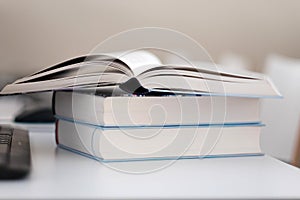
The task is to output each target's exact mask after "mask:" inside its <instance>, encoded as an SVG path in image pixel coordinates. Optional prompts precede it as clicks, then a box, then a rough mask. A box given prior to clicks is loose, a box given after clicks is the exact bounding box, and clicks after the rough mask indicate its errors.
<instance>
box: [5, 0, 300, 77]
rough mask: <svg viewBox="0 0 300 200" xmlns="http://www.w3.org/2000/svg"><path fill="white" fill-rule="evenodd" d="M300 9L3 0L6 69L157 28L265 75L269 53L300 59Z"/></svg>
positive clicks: (281, 0) (289, 0)
mask: <svg viewBox="0 0 300 200" xmlns="http://www.w3.org/2000/svg"><path fill="white" fill-rule="evenodd" d="M299 8H300V1H297V0H269V1H263V0H248V1H245V0H204V1H202V0H185V1H183V0H180V1H173V0H151V1H145V0H99V1H96V0H60V1H58V0H57V1H55V0H54V1H53V0H25V1H20V0H0V25H1V27H0V44H1V45H0V60H1V64H0V70H1V73H11V74H16V73H17V74H27V73H30V72H33V71H35V70H37V69H40V68H41V67H44V66H48V65H51V64H53V63H56V62H59V61H61V60H64V59H66V58H69V57H73V56H76V55H81V54H85V53H88V52H89V51H91V50H92V49H93V48H94V47H95V46H96V45H97V44H98V43H100V42H101V41H103V40H104V39H106V38H107V37H109V36H111V35H113V34H116V33H119V32H120V31H124V30H127V29H130V28H137V27H145V26H159V27H165V28H171V29H175V30H178V31H180V32H183V33H185V34H187V35H189V36H191V37H192V38H194V39H195V40H197V41H198V42H199V43H200V44H202V45H203V46H204V47H205V48H206V49H207V50H208V52H209V53H210V54H211V56H212V57H213V59H214V60H215V61H216V62H218V61H219V62H222V61H224V60H225V61H226V59H227V58H228V56H229V57H230V56H231V55H233V54H237V55H239V56H242V59H243V61H244V64H245V65H247V66H248V67H250V68H251V69H254V70H258V71H260V70H261V66H262V65H263V62H264V58H265V56H266V55H267V54H269V53H281V54H284V55H287V56H292V57H300V40H299V35H300V12H299ZM230 58H231V57H230Z"/></svg>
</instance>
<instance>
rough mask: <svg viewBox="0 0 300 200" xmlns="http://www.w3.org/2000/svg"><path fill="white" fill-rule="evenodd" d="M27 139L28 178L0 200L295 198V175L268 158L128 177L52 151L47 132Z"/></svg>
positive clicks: (7, 184) (298, 193) (10, 185)
mask: <svg viewBox="0 0 300 200" xmlns="http://www.w3.org/2000/svg"><path fill="white" fill-rule="evenodd" d="M30 139H31V150H32V161H33V163H32V165H33V169H32V172H31V174H30V176H29V177H28V178H27V179H25V180H21V181H0V198H5V199H8V198H29V199H32V198H48V199H49V198H275V197H276V198H293V197H297V198H300V170H299V169H297V168H295V167H292V166H290V165H288V164H285V163H283V162H281V161H278V160H276V159H274V158H271V157H269V156H260V157H244V158H215V159H202V160H180V161H176V162H175V163H173V164H172V165H171V166H168V167H166V168H163V169H161V170H157V171H155V172H152V173H143V174H132V173H124V172H120V171H117V170H114V169H111V168H109V167H107V166H106V165H105V164H101V163H99V162H98V161H95V160H92V159H89V158H86V157H83V156H81V155H77V154H75V153H72V152H69V151H66V150H63V149H59V148H57V147H56V144H55V140H54V133H53V132H48V133H46V132H39V133H38V132H35V133H34V132H31V133H30ZM159 162H161V161H145V162H131V163H118V166H119V167H123V168H124V167H138V169H139V170H141V169H143V168H146V167H149V166H154V165H158V164H159ZM130 169H132V168H130Z"/></svg>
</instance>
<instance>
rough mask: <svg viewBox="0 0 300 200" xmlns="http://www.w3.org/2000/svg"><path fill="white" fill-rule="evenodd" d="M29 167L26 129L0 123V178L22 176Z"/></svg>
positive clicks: (29, 159)
mask: <svg viewBox="0 0 300 200" xmlns="http://www.w3.org/2000/svg"><path fill="white" fill-rule="evenodd" d="M30 168H31V156H30V143H29V135H28V131H25V130H21V129H16V128H13V127H10V126H3V125H0V179H19V178H23V177H25V176H26V175H27V174H28V173H29V172H30Z"/></svg>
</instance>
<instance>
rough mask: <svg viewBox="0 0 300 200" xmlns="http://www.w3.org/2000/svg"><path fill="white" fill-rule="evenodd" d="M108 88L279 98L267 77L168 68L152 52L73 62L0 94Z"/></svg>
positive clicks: (220, 70)
mask: <svg viewBox="0 0 300 200" xmlns="http://www.w3.org/2000/svg"><path fill="white" fill-rule="evenodd" d="M107 87H109V88H111V89H121V90H122V91H125V92H127V93H130V94H141V95H147V94H151V93H152V94H153V93H155V94H156V93H159V94H165V93H167V94H196V95H229V96H249V97H265V96H269V97H270V96H274V97H276V96H279V95H280V94H279V93H278V91H277V90H276V88H275V87H274V86H273V84H272V82H271V81H270V80H269V79H268V78H267V77H265V76H264V75H262V74H258V73H252V72H246V71H245V72H238V73H237V72H233V71H228V70H225V69H224V68H222V67H217V66H216V65H212V64H208V63H200V64H198V65H192V64H191V65H164V64H163V63H161V61H160V60H159V58H158V57H157V56H155V55H154V54H152V53H150V52H148V51H133V52H129V53H108V54H101V55H89V56H82V57H77V58H73V59H71V60H67V61H65V62H62V63H59V64H56V65H54V66H51V67H48V68H46V69H43V70H41V71H38V72H36V73H34V74H31V75H29V76H26V77H24V78H21V79H19V80H17V81H15V82H14V83H12V84H9V85H7V86H6V87H4V89H3V90H2V91H1V93H0V94H2V95H5V94H18V93H29V92H42V91H51V90H66V89H70V90H74V89H101V88H107Z"/></svg>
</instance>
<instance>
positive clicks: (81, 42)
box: [0, 0, 300, 162]
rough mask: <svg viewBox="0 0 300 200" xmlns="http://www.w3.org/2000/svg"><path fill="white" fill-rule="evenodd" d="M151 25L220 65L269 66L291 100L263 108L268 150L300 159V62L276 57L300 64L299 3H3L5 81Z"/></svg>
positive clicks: (0, 26) (1, 65) (0, 27)
mask: <svg viewBox="0 0 300 200" xmlns="http://www.w3.org/2000/svg"><path fill="white" fill-rule="evenodd" d="M147 26H157V27H164V28H171V29H174V30H177V31H180V32H183V33H185V34H187V35H189V36H191V37H192V38H194V39H195V40H196V41H198V42H199V43H200V44H201V45H203V47H204V48H206V49H207V51H208V52H209V54H210V55H211V56H212V58H213V60H214V61H215V62H218V63H223V64H229V65H231V64H233V65H238V67H245V68H249V69H251V70H255V71H264V69H263V67H264V66H265V65H266V66H267V68H268V70H267V72H270V73H271V74H272V76H273V77H272V78H274V79H275V83H276V84H278V86H279V89H281V88H283V89H282V90H283V91H281V92H282V93H283V95H285V96H286V98H285V101H281V102H282V103H280V101H278V103H277V102H274V101H272V100H271V101H270V102H267V103H265V105H271V106H267V107H266V109H263V120H264V121H266V122H268V124H267V125H268V126H267V128H266V129H265V131H264V132H263V135H262V148H263V150H264V151H265V152H266V153H268V154H271V155H273V156H275V157H277V158H280V159H282V160H286V161H288V162H289V161H290V160H291V159H292V156H293V151H294V148H295V147H294V144H295V143H296V140H297V138H298V136H297V133H296V130H298V129H297V127H298V122H299V112H300V111H299V109H300V108H299V103H297V102H300V99H299V101H298V99H296V100H295V98H296V97H297V98H299V95H298V94H299V91H300V86H299V83H300V81H297V80H298V78H295V77H296V76H294V78H293V79H290V76H291V75H292V74H295V73H294V72H293V71H290V70H292V69H291V68H293V70H294V71H299V70H298V69H297V70H295V69H294V68H295V67H294V66H296V67H297V68H300V61H299V60H295V61H294V60H293V61H292V63H293V64H292V65H293V66H291V67H287V66H288V65H290V64H291V61H289V58H285V57H284V59H282V58H279V60H281V61H280V64H279V65H278V64H276V63H275V64H274V62H273V60H274V59H273V60H272V59H271V60H270V58H274V56H273V57H272V56H271V57H268V55H269V54H278V55H285V56H288V57H294V58H300V39H299V36H300V1H299V0H178V1H174V0H151V1H146V0H99V1H96V0H23V1H22V0H0V81H1V82H2V83H3V82H6V81H12V80H14V79H15V78H16V77H18V76H23V75H26V74H29V73H32V72H34V71H36V70H39V69H41V68H43V67H46V66H49V65H52V64H54V63H57V62H60V61H62V60H65V59H67V58H70V57H74V56H77V55H82V54H86V53H89V52H90V51H91V50H92V49H93V48H94V47H95V46H96V45H97V44H99V43H100V42H102V41H103V40H105V39H106V38H108V37H109V36H111V35H114V34H117V33H119V32H121V31H125V30H128V29H131V28H139V27H147ZM129 42H130V41H129ZM195 53H197V52H195ZM266 57H268V58H267V59H266ZM275 58H276V56H275ZM276 59H277V60H278V58H276ZM276 59H275V60H276ZM282 60H284V61H282ZM274 67H276V70H275V71H276V73H277V74H274V73H273V72H274V69H273V68H274ZM283 70H286V71H287V73H281V72H282V71H283ZM298 75H299V73H298ZM298 77H299V76H298ZM295 84H298V85H297V86H295ZM284 88H285V89H284ZM289 88H291V89H293V90H289V91H287V90H288V89H289ZM296 93H297V94H296ZM291 102H292V103H291ZM296 105H298V107H297V109H298V110H295V106H296ZM278 108H280V109H278ZM287 108H288V109H287ZM290 112H296V113H295V114H290ZM268 127H269V128H268ZM285 127H290V129H287V128H285Z"/></svg>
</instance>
